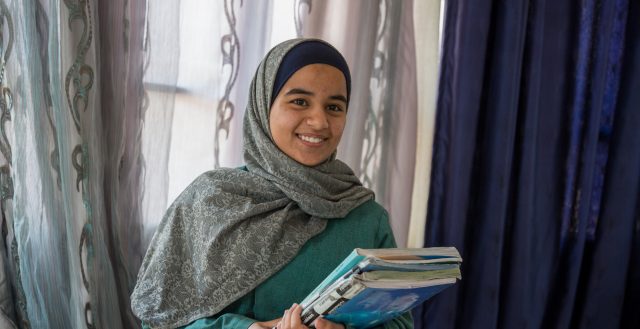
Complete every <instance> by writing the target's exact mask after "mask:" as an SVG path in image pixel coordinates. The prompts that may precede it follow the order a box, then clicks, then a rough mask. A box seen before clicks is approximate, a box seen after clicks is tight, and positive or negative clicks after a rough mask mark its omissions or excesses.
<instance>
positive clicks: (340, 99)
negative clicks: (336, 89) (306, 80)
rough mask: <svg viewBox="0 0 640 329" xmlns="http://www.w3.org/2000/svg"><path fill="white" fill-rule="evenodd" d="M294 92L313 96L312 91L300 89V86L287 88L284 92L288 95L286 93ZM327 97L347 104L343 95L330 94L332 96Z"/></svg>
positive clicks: (294, 93) (293, 93)
mask: <svg viewBox="0 0 640 329" xmlns="http://www.w3.org/2000/svg"><path fill="white" fill-rule="evenodd" d="M296 94H301V95H309V96H313V95H314V93H312V92H310V91H308V90H305V89H302V88H293V89H291V90H289V91H287V92H286V93H285V95H286V96H288V95H296ZM329 98H330V99H335V100H338V101H343V102H344V103H345V104H347V98H346V97H344V96H343V95H332V96H329Z"/></svg>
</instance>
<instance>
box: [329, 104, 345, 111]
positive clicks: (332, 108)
mask: <svg viewBox="0 0 640 329" xmlns="http://www.w3.org/2000/svg"><path fill="white" fill-rule="evenodd" d="M327 109H328V110H329V111H334V112H342V108H341V107H340V106H338V105H329V106H327Z"/></svg>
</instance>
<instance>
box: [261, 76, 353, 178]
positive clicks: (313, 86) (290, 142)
mask: <svg viewBox="0 0 640 329" xmlns="http://www.w3.org/2000/svg"><path fill="white" fill-rule="evenodd" d="M346 120H347V83H346V81H345V78H344V75H343V74H342V72H341V71H340V70H338V69H337V68H335V67H333V66H330V65H326V64H311V65H307V66H304V67H303V68H301V69H300V70H298V71H296V72H295V73H294V74H293V75H292V76H291V78H289V80H288V81H287V82H286V83H285V84H284V86H283V87H282V89H280V92H279V93H278V96H277V97H276V99H275V100H274V102H273V105H271V111H270V113H269V129H270V130H271V136H272V137H273V141H274V142H275V144H276V146H278V148H279V149H280V150H281V151H282V152H284V153H285V154H286V155H288V156H289V157H291V158H292V159H294V160H296V161H298V162H299V163H301V164H303V165H306V166H310V167H311V166H316V165H318V164H320V163H322V162H324V161H325V160H327V159H328V158H329V157H330V156H331V154H333V152H334V151H335V150H336V148H337V147H338V143H339V142H340V138H341V137H342V131H343V130H344V125H345V122H346Z"/></svg>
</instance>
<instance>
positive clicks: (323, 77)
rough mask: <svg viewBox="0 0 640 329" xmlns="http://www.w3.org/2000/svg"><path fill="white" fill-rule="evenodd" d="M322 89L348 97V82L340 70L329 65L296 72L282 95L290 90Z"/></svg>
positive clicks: (308, 66) (316, 65) (314, 65)
mask: <svg viewBox="0 0 640 329" xmlns="http://www.w3.org/2000/svg"><path fill="white" fill-rule="evenodd" d="M300 87H305V88H309V89H312V90H316V89H322V90H329V91H332V92H334V93H340V94H344V95H346V93H347V82H346V79H345V77H344V74H343V73H342V71H340V70H339V69H337V68H335V67H333V66H331V65H327V64H310V65H306V66H304V67H302V68H301V69H299V70H298V71H296V72H295V73H294V74H293V75H291V77H290V78H289V80H287V82H286V83H285V84H284V88H282V90H281V91H280V92H281V93H282V92H283V91H284V92H286V90H287V89H289V88H300Z"/></svg>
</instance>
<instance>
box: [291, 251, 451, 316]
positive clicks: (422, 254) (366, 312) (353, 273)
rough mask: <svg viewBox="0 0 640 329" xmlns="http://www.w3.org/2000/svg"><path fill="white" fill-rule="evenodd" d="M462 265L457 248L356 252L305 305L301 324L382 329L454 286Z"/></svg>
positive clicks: (313, 292)
mask: <svg viewBox="0 0 640 329" xmlns="http://www.w3.org/2000/svg"><path fill="white" fill-rule="evenodd" d="M461 262H462V258H461V257H460V254H459V253H458V250H456V248H454V247H437V248H408V249H401V248H391V249H355V250H354V251H353V252H352V253H351V254H350V255H349V256H348V257H347V258H345V259H344V261H342V263H340V265H338V267H336V269H335V270H334V271H333V272H331V274H329V275H328V276H327V278H326V279H325V280H324V281H322V283H320V284H319V285H318V287H316V289H314V290H313V291H312V292H311V293H310V294H309V295H308V296H307V298H305V299H304V300H303V301H302V302H301V303H300V305H301V306H302V308H303V311H302V315H301V316H302V321H303V323H304V324H305V325H307V326H310V327H311V326H312V325H313V321H315V320H316V318H318V317H319V316H322V317H324V318H325V319H327V320H330V321H333V322H338V323H343V324H348V325H350V326H353V327H356V328H369V327H373V326H376V325H379V324H381V323H384V322H387V321H389V320H391V319H393V318H395V317H397V316H399V315H402V314H403V313H405V312H407V311H409V310H411V309H412V308H414V307H416V306H418V305H419V304H421V303H422V302H424V301H425V300H427V299H429V298H431V297H432V296H433V295H435V294H437V293H439V292H440V291H442V290H444V289H445V288H447V287H449V286H451V285H453V284H455V283H456V280H458V279H461V274H460V263H461Z"/></svg>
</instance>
